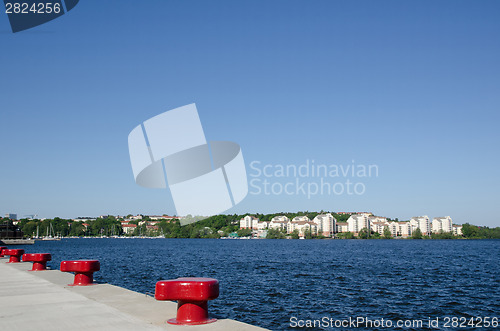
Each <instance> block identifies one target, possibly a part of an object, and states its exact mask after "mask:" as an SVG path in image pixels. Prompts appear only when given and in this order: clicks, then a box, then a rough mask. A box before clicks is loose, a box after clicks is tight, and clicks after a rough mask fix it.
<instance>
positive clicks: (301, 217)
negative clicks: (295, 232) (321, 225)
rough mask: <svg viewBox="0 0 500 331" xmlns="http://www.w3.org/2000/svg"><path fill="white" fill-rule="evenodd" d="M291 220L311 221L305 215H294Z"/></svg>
mask: <svg viewBox="0 0 500 331" xmlns="http://www.w3.org/2000/svg"><path fill="white" fill-rule="evenodd" d="M292 222H311V220H310V219H309V217H307V216H296V217H294V218H293V219H292Z"/></svg>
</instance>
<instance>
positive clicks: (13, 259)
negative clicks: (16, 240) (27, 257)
mask: <svg viewBox="0 0 500 331" xmlns="http://www.w3.org/2000/svg"><path fill="white" fill-rule="evenodd" d="M2 254H3V255H9V256H10V259H9V262H7V263H18V262H21V256H22V255H23V254H24V249H4V250H2Z"/></svg>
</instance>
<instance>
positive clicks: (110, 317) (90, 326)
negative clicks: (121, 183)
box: [0, 258, 265, 331]
mask: <svg viewBox="0 0 500 331" xmlns="http://www.w3.org/2000/svg"><path fill="white" fill-rule="evenodd" d="M7 261H8V259H6V258H0V302H1V305H0V330H5V331H9V330H16V331H25V330H26V331H28V330H30V331H31V330H37V331H38V330H50V331H56V330H64V331H67V330H82V331H83V330H85V331H88V330H103V331H111V330H120V331H124V330H131V331H132V330H133V331H138V330H164V329H169V330H175V329H177V330H179V329H182V330H193V331H195V330H221V331H234V330H243V331H245V330H249V331H250V330H252V331H257V330H265V329H263V328H260V327H256V326H252V325H249V324H245V323H241V322H237V321H233V320H229V319H220V320H218V321H217V322H215V323H212V324H205V325H196V326H176V325H171V324H167V323H166V320H167V319H169V318H172V317H175V315H176V311H177V304H176V303H175V302H171V301H157V300H155V299H154V298H152V297H150V296H147V295H145V294H141V293H137V292H133V291H129V290H127V289H124V288H121V287H117V286H113V285H109V284H96V285H93V286H68V284H70V283H72V282H73V277H74V276H73V274H69V273H63V272H61V271H59V270H46V271H34V272H32V271H28V270H29V269H31V263H29V262H25V263H14V264H6V262H7Z"/></svg>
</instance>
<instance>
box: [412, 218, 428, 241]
mask: <svg viewBox="0 0 500 331" xmlns="http://www.w3.org/2000/svg"><path fill="white" fill-rule="evenodd" d="M410 226H411V233H413V232H414V231H415V230H416V229H420V231H421V232H422V234H423V235H424V236H428V235H430V234H431V232H432V231H431V222H430V220H429V216H427V215H424V216H415V217H412V218H411V219H410Z"/></svg>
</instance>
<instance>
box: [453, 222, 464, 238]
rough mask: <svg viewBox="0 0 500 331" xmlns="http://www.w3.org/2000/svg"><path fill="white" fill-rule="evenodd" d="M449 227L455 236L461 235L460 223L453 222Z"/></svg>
mask: <svg viewBox="0 0 500 331" xmlns="http://www.w3.org/2000/svg"><path fill="white" fill-rule="evenodd" d="M451 228H452V232H453V234H454V235H455V236H461V235H462V226H461V225H458V224H453V225H452V227H451Z"/></svg>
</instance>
